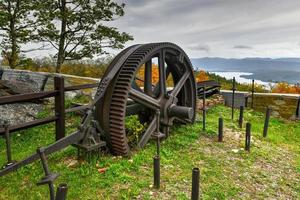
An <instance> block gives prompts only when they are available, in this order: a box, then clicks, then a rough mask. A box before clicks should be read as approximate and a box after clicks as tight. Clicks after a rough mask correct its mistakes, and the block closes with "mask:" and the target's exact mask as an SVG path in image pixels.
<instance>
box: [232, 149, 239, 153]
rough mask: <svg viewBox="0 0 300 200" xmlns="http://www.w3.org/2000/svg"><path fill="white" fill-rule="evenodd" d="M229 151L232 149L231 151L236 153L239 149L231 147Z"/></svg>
mask: <svg viewBox="0 0 300 200" xmlns="http://www.w3.org/2000/svg"><path fill="white" fill-rule="evenodd" d="M231 151H232V152H233V153H238V152H239V151H240V150H239V149H231Z"/></svg>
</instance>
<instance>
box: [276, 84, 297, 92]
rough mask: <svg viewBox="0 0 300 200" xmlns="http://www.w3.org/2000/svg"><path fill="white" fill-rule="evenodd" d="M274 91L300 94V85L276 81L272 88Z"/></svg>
mask: <svg viewBox="0 0 300 200" xmlns="http://www.w3.org/2000/svg"><path fill="white" fill-rule="evenodd" d="M272 92H273V93H290V94H300V85H290V84H288V83H286V82H280V83H276V85H275V86H274V87H273V89H272Z"/></svg>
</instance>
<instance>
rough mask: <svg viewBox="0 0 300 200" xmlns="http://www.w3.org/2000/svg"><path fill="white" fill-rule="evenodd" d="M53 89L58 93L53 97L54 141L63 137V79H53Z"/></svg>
mask: <svg viewBox="0 0 300 200" xmlns="http://www.w3.org/2000/svg"><path fill="white" fill-rule="evenodd" d="M54 89H55V90H57V91H58V94H57V95H56V96H55V115H56V117H57V120H56V121H55V139H56V140H59V139H61V138H63V137H65V91H64V90H65V84H64V78H63V77H54Z"/></svg>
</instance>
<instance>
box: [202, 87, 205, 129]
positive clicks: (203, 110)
mask: <svg viewBox="0 0 300 200" xmlns="http://www.w3.org/2000/svg"><path fill="white" fill-rule="evenodd" d="M202 101H203V105H202V112H203V114H202V115H203V121H202V123H203V125H202V130H203V131H205V129H206V95H205V85H204V86H203V99H202Z"/></svg>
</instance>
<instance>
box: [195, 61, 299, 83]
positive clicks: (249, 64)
mask: <svg viewBox="0 0 300 200" xmlns="http://www.w3.org/2000/svg"><path fill="white" fill-rule="evenodd" d="M191 61H192V63H193V66H194V68H195V69H204V70H206V71H209V72H211V71H219V72H221V71H222V72H233V71H234V72H250V73H253V75H249V76H244V77H245V78H250V79H252V78H254V79H258V80H262V81H266V82H268V81H272V82H280V81H286V82H289V83H300V58H277V59H271V58H243V59H234V58H231V59H227V58H218V57H205V58H192V59H191Z"/></svg>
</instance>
